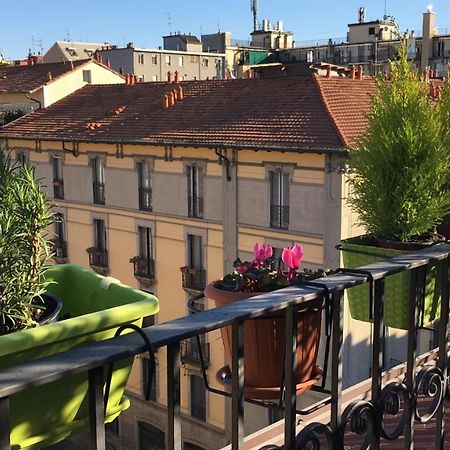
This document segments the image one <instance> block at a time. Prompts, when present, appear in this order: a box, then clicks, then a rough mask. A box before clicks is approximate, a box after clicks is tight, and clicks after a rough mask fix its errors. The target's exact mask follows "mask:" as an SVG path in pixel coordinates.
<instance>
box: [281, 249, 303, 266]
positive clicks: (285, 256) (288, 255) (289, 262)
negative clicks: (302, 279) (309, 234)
mask: <svg viewBox="0 0 450 450" xmlns="http://www.w3.org/2000/svg"><path fill="white" fill-rule="evenodd" d="M303 255H304V253H303V249H302V246H301V245H300V244H295V245H294V246H292V247H286V248H284V249H283V253H282V254H281V260H282V261H283V262H284V264H286V266H288V267H289V269H291V271H294V270H297V269H298V268H299V267H300V264H301V263H302V259H303Z"/></svg>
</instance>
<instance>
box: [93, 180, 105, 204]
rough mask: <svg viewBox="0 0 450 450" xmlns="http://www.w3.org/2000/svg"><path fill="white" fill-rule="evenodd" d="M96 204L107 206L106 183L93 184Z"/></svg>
mask: <svg viewBox="0 0 450 450" xmlns="http://www.w3.org/2000/svg"><path fill="white" fill-rule="evenodd" d="M92 188H93V194H94V203H96V204H97V205H104V204H105V183H97V182H94V183H92Z"/></svg>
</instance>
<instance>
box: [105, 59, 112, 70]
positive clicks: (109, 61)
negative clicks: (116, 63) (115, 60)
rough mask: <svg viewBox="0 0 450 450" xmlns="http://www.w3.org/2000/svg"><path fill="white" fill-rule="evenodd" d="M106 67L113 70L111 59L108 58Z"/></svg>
mask: <svg viewBox="0 0 450 450" xmlns="http://www.w3.org/2000/svg"><path fill="white" fill-rule="evenodd" d="M106 65H107V66H108V69H111V60H110V59H109V58H106Z"/></svg>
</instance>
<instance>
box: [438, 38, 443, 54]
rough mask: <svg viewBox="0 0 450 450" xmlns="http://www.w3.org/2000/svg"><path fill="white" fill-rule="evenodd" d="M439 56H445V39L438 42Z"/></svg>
mask: <svg viewBox="0 0 450 450" xmlns="http://www.w3.org/2000/svg"><path fill="white" fill-rule="evenodd" d="M437 56H438V57H440V56H444V41H440V42H438V44H437Z"/></svg>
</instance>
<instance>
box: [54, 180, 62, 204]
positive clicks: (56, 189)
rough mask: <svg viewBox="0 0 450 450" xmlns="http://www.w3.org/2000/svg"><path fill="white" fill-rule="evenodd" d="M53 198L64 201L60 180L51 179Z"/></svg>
mask: <svg viewBox="0 0 450 450" xmlns="http://www.w3.org/2000/svg"><path fill="white" fill-rule="evenodd" d="M53 197H54V198H57V199H60V200H63V199H64V181H63V180H60V179H53Z"/></svg>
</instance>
